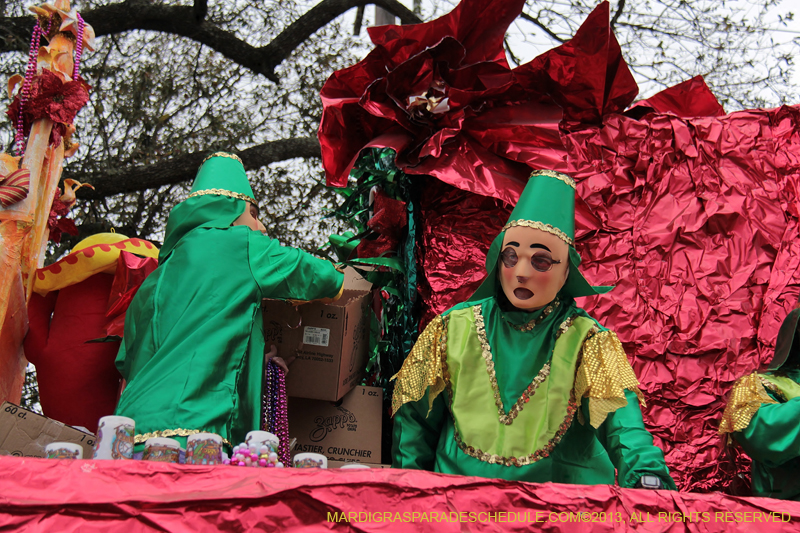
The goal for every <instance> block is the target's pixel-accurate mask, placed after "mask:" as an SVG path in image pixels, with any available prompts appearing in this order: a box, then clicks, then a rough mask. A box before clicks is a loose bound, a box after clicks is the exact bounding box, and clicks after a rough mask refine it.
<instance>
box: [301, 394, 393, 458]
mask: <svg viewBox="0 0 800 533" xmlns="http://www.w3.org/2000/svg"><path fill="white" fill-rule="evenodd" d="M382 409H383V389H381V388H380V387H363V386H361V385H359V386H358V387H356V388H355V389H353V390H352V391H351V392H350V393H348V394H347V395H346V396H345V397H344V398H343V399H342V401H341V404H339V403H338V402H336V403H332V402H323V401H318V400H308V399H305V398H289V435H291V436H292V437H294V438H296V439H297V443H296V444H295V446H294V449H293V450H292V455H294V454H297V453H302V452H313V453H319V454H322V455H324V456H325V457H327V458H328V461H340V462H343V463H344V462H357V463H370V464H374V463H380V462H381V423H382V417H381V412H382Z"/></svg>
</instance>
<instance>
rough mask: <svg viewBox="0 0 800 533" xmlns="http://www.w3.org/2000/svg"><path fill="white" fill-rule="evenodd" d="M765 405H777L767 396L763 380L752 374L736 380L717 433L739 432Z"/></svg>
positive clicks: (756, 374) (755, 373) (756, 373)
mask: <svg viewBox="0 0 800 533" xmlns="http://www.w3.org/2000/svg"><path fill="white" fill-rule="evenodd" d="M765 403H778V402H776V401H775V400H773V399H772V398H770V396H769V394H767V391H766V389H765V388H764V380H762V379H761V376H759V375H758V372H753V373H752V374H749V375H747V376H742V377H740V378H739V379H737V380H736V383H734V384H733V388H732V389H731V394H730V399H729V400H728V405H726V406H725V411H724V412H723V413H722V421H720V423H719V432H720V434H723V433H732V432H734V431H741V430H743V429H744V428H746V427H747V426H748V425H750V420H752V418H753V415H754V414H756V411H758V409H759V408H760V407H761V405H762V404H765Z"/></svg>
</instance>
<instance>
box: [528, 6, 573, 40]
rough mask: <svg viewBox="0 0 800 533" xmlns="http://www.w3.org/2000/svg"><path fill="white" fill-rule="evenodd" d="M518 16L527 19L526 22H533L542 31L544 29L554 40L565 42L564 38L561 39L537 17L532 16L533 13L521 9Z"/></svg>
mask: <svg viewBox="0 0 800 533" xmlns="http://www.w3.org/2000/svg"><path fill="white" fill-rule="evenodd" d="M519 16H520V18H523V19H525V20H527V21H528V22H533V23H534V24H536V25H537V26H539V27H540V28H541V29H542V31H544V32H545V33H546V34H547V35H549V36H550V37H551V38H553V39H554V40H556V41H558V42H560V43H564V42H566V39H562V38H561V37H559V36H558V35H556V34H555V33H553V32H552V31H551V30H550V28H548V27H547V26H546V25H545V24H543V23H542V22H541V21H540V20H539V19H538V18H536V17H534V16H533V15H528V14H527V13H525V12H524V11H523V12H522V13H520V14H519Z"/></svg>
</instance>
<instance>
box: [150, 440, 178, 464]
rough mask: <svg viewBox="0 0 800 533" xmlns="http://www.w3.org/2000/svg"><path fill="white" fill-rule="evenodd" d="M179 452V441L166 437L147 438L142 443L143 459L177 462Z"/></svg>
mask: <svg viewBox="0 0 800 533" xmlns="http://www.w3.org/2000/svg"><path fill="white" fill-rule="evenodd" d="M180 453H181V443H180V442H178V441H177V440H175V439H170V438H167V437H155V438H152V439H147V440H146V441H145V443H144V454H143V455H142V459H143V460H144V461H157V462H160V463H177V462H178V458H179V456H180Z"/></svg>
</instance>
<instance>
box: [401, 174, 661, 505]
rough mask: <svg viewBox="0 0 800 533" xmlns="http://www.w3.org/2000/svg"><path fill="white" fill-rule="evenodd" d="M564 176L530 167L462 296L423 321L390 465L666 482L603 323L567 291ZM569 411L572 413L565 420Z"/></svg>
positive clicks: (634, 388) (570, 215) (569, 190)
mask: <svg viewBox="0 0 800 533" xmlns="http://www.w3.org/2000/svg"><path fill="white" fill-rule="evenodd" d="M574 213H575V183H574V182H573V180H572V179H571V178H570V177H569V176H566V175H564V174H561V173H558V172H553V171H547V170H542V171H536V172H534V173H533V174H532V176H531V177H530V180H529V181H528V184H527V186H526V188H525V190H524V191H523V193H522V195H521V197H520V200H519V202H518V203H517V206H516V207H515V209H514V211H513V212H512V213H511V217H510V219H509V221H508V223H507V224H506V225H505V227H504V228H503V230H502V231H501V232H500V234H499V235H498V236H497V238H496V239H495V240H494V242H493V243H492V246H491V247H490V249H489V253H488V255H487V258H486V270H487V272H488V276H487V278H486V280H485V281H484V282H483V284H482V285H481V286H480V287H479V289H478V290H477V291H476V292H475V294H474V295H473V296H472V297H471V298H470V299H469V300H468V301H467V302H464V303H461V304H459V305H456V306H455V307H453V308H451V309H449V310H447V311H446V312H444V313H442V314H441V315H439V316H437V317H435V318H434V319H433V320H432V321H431V322H430V323H429V324H428V326H427V327H426V328H425V330H424V331H423V333H422V334H421V335H420V337H419V339H418V340H417V343H416V344H415V346H414V348H413V349H412V351H411V353H410V354H409V356H408V357H407V358H406V360H405V362H404V363H403V367H402V368H401V370H400V372H398V374H397V376H396V378H397V384H396V387H395V392H394V397H393V400H392V411H393V413H394V414H395V418H394V430H393V431H394V435H393V437H394V438H393V446H392V455H393V466H394V467H398V468H416V469H424V470H432V471H436V472H443V473H447V474H462V475H471V476H482V477H488V478H502V479H507V480H519V481H529V482H547V481H553V482H558V483H580V484H613V483H614V482H615V473H614V469H615V468H616V469H617V471H618V480H619V484H620V485H621V486H623V487H647V488H670V489H675V483H674V482H673V480H672V478H671V477H670V475H669V471H668V469H667V466H666V464H665V463H664V456H663V453H662V452H661V450H660V449H658V448H657V447H655V446H654V445H653V438H652V436H651V435H650V433H649V432H648V431H647V430H646V429H645V427H644V423H643V421H642V414H641V411H640V409H639V402H641V403H642V404H644V398H643V396H642V393H641V391H640V390H639V387H638V385H639V382H638V381H637V379H636V376H635V375H634V373H633V369H632V368H631V366H630V363H629V362H628V359H627V357H626V355H625V352H624V350H623V348H622V345H621V343H620V341H619V339H618V338H617V336H616V334H614V332H612V331H609V330H607V329H605V328H604V327H602V326H601V325H600V324H599V323H598V322H597V321H596V320H595V319H593V318H592V317H590V316H589V315H588V314H587V313H586V312H585V311H583V310H582V309H580V308H579V307H577V305H576V303H575V300H574V298H575V297H577V296H588V295H592V294H600V293H604V292H607V291H608V290H610V289H611V287H592V286H590V285H589V283H588V282H587V281H586V279H585V278H584V277H583V276H582V275H581V273H580V272H579V271H578V265H579V264H580V256H579V254H578V253H577V252H576V251H575V249H574V248H573V238H574V233H575V231H574V225H575V214H574ZM576 419H577V420H576Z"/></svg>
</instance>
